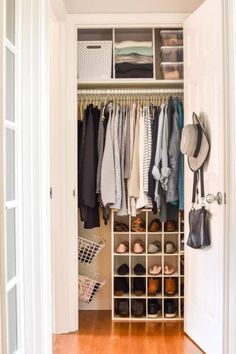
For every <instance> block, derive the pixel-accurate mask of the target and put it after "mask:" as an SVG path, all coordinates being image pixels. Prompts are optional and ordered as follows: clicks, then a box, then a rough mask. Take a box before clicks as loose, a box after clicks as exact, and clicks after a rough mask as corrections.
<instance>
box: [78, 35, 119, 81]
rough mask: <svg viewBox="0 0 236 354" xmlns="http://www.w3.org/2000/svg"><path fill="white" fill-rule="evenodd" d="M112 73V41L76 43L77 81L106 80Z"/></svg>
mask: <svg viewBox="0 0 236 354" xmlns="http://www.w3.org/2000/svg"><path fill="white" fill-rule="evenodd" d="M111 73H112V41H79V42H78V78H79V80H108V79H110V78H111Z"/></svg>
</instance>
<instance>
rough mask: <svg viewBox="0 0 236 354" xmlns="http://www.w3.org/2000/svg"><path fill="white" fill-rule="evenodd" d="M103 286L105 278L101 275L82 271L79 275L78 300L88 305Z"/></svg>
mask: <svg viewBox="0 0 236 354" xmlns="http://www.w3.org/2000/svg"><path fill="white" fill-rule="evenodd" d="M104 284H105V278H104V276H103V275H102V274H100V273H96V272H92V271H91V272H88V271H83V273H81V274H79V299H80V300H81V301H83V302H87V303H90V302H91V301H92V300H93V299H94V297H95V296H96V295H97V293H98V291H99V290H100V289H101V288H102V287H103V285H104Z"/></svg>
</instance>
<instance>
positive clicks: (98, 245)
mask: <svg viewBox="0 0 236 354" xmlns="http://www.w3.org/2000/svg"><path fill="white" fill-rule="evenodd" d="M104 246H105V241H104V240H103V239H101V238H100V237H99V236H97V235H90V236H88V237H86V238H85V237H82V236H79V240H78V258H79V261H80V263H83V264H91V263H92V261H93V260H94V258H95V257H96V256H97V255H98V253H99V252H100V251H101V250H102V249H103V247H104Z"/></svg>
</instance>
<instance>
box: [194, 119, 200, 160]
mask: <svg viewBox="0 0 236 354" xmlns="http://www.w3.org/2000/svg"><path fill="white" fill-rule="evenodd" d="M196 126H197V146H196V149H195V151H194V154H193V157H195V158H197V157H198V154H199V152H200V149H201V145H202V128H201V126H200V124H196Z"/></svg>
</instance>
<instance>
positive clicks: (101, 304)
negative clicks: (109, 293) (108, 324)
mask: <svg viewBox="0 0 236 354" xmlns="http://www.w3.org/2000/svg"><path fill="white" fill-rule="evenodd" d="M79 310H111V301H110V300H108V299H106V300H97V301H96V299H95V300H94V301H92V302H91V303H90V304H86V303H84V302H80V303H79Z"/></svg>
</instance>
